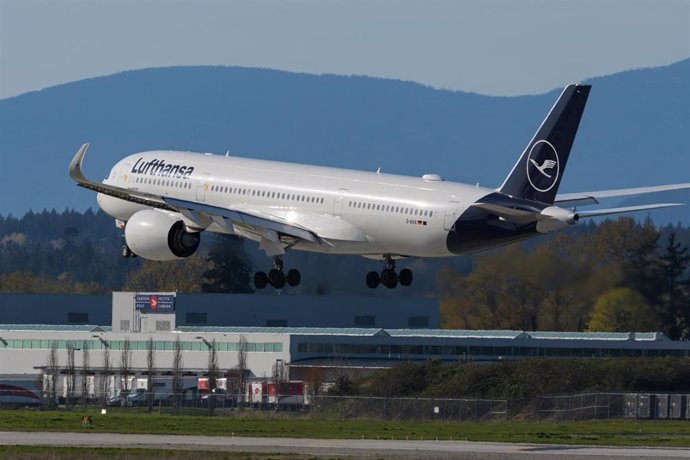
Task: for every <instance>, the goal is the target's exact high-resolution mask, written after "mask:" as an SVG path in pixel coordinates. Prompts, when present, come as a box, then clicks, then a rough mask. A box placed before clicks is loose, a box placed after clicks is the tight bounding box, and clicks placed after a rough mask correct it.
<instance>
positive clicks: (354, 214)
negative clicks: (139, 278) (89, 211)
mask: <svg viewBox="0 0 690 460" xmlns="http://www.w3.org/2000/svg"><path fill="white" fill-rule="evenodd" d="M154 160H158V161H159V163H157V164H158V170H157V171H156V168H155V167H156V163H152V162H153V161H154ZM161 160H162V161H163V162H164V165H165V166H164V167H160V161H161ZM166 168H167V169H166ZM190 168H193V169H190ZM104 183H106V184H109V185H115V186H119V187H123V188H126V189H129V190H132V191H142V192H148V193H154V194H158V195H161V196H163V197H171V198H177V199H181V200H186V201H191V202H196V203H202V204H205V205H211V206H216V207H222V208H227V209H235V210H238V209H246V210H253V211H258V212H265V213H269V214H273V215H279V216H281V217H282V218H284V219H287V220H290V219H291V218H294V219H295V222H296V223H303V222H304V221H305V220H306V221H307V222H309V220H310V219H316V220H318V219H320V218H322V219H326V218H328V219H330V220H332V221H333V222H336V223H338V222H342V224H343V229H342V233H343V234H344V235H345V236H348V235H350V234H353V233H359V234H358V235H357V236H358V237H357V238H347V237H343V239H342V240H338V239H331V240H330V241H329V242H330V243H331V244H328V245H323V244H314V243H310V242H307V241H300V242H299V243H297V244H296V245H295V246H294V248H295V249H302V250H308V251H316V252H326V253H334V254H358V255H365V256H366V255H371V256H377V255H381V254H391V255H400V256H416V257H446V256H452V255H457V254H453V253H451V252H450V251H449V250H448V248H447V245H446V238H447V235H448V232H449V230H450V229H451V228H452V226H453V225H454V223H455V220H456V219H457V218H458V217H459V216H460V215H461V214H462V213H463V212H464V211H465V210H466V209H468V207H469V206H471V205H472V204H473V203H474V202H476V201H477V200H478V199H480V198H482V197H484V196H486V195H488V194H490V193H494V192H495V190H493V189H488V188H483V187H478V186H470V185H466V184H460V183H453V182H447V181H443V180H438V179H437V180H434V179H433V178H432V179H423V178H417V177H408V176H397V175H391V174H379V173H373V172H364V171H355V170H347V169H337V168H328V167H320V166H309V165H301V164H295V163H283V162H276V161H265V160H253V159H247V158H237V157H226V156H220V155H209V154H199V153H187V152H176V151H151V152H143V153H138V154H134V155H131V156H128V157H126V158H124V159H123V160H121V161H120V162H118V163H117V164H116V165H115V166H114V167H113V169H112V170H111V171H110V174H109V175H108V177H107V178H106V179H105V181H104ZM98 203H99V205H100V207H101V208H102V209H103V210H104V211H105V212H106V213H108V214H109V215H111V216H113V217H115V218H116V219H120V220H123V221H127V220H128V219H129V218H130V217H131V216H132V215H133V214H134V213H135V212H137V211H140V210H142V209H146V207H145V206H143V205H139V204H136V203H132V202H127V201H123V200H120V199H118V198H114V197H111V196H106V195H103V194H99V195H98ZM204 230H207V231H211V232H220V233H229V232H228V230H227V229H225V228H222V227H221V226H219V225H217V224H210V225H209V226H208V227H207V228H205V229H204ZM336 233H337V232H336ZM242 236H245V237H249V238H253V236H252V235H251V234H242ZM254 239H256V238H254Z"/></svg>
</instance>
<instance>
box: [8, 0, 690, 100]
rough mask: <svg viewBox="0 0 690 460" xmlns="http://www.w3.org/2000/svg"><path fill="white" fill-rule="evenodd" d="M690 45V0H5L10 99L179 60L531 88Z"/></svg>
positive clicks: (464, 86)
mask: <svg viewBox="0 0 690 460" xmlns="http://www.w3.org/2000/svg"><path fill="white" fill-rule="evenodd" d="M689 56H690V0H654V1H652V0H645V1H639V0H630V1H627V0H626V1H623V0H617V1H613V0H596V1H594V0H577V1H570V0H531V1H509V0H504V1H496V0H484V1H434V0H426V1H334V0H323V1H249V2H233V1H218V0H216V1H209V0H196V1H184V2H183V1H151V0H147V1H140V0H139V1H105V0H88V1H83V0H71V1H61V0H21V1H20V0H0V99H2V98H7V97H11V96H15V95H18V94H21V93H24V92H28V91H33V90H38V89H42V88H46V87H49V86H53V85H56V84H60V83H66V82H69V81H75V80H81V79H84V78H88V77H95V76H101V75H109V74H113V73H117V72H121V71H125V70H131V69H140V68H146V67H163V66H172V65H232V66H246V67H262V68H272V69H281V70H288V71H296V72H307V73H316V74H322V73H334V74H340V75H353V74H354V75H368V76H374V77H384V78H394V79H402V80H410V81H416V82H420V83H423V84H428V85H431V86H433V87H436V88H446V89H454V90H463V91H470V92H476V93H481V94H488V95H521V94H537V93H543V92H546V91H549V90H551V89H554V88H557V87H562V86H564V85H565V84H567V83H571V82H577V81H581V80H584V79H587V78H591V77H595V76H602V75H608V74H611V73H615V72H619V71H623V70H628V69H632V68H641V67H655V66H661V65H668V64H671V63H673V62H677V61H679V60H682V59H685V58H687V57H689Z"/></svg>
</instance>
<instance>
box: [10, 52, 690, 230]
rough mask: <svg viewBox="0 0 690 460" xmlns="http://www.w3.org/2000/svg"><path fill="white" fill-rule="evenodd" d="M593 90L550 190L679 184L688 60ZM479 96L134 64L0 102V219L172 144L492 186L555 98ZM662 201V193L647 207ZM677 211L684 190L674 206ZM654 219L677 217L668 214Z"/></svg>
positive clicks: (66, 201) (73, 196)
mask: <svg viewBox="0 0 690 460" xmlns="http://www.w3.org/2000/svg"><path fill="white" fill-rule="evenodd" d="M588 83H591V84H592V85H593V89H592V92H591V94H590V98H589V102H588V106H587V109H586V112H585V115H584V118H583V121H582V125H581V128H580V131H579V133H578V138H577V140H576V143H575V146H574V151H573V155H572V156H571V159H570V161H569V163H568V170H567V172H566V174H565V176H564V180H563V184H562V187H561V188H562V191H563V192H576V191H585V190H602V189H606V188H614V187H632V186H641V185H654V184H663V183H676V182H688V181H689V179H690V178H689V177H688V171H690V147H689V141H688V136H687V133H688V132H690V111H689V110H688V107H690V91H688V87H689V86H690V60H685V61H681V62H678V63H676V64H673V65H670V66H667V67H660V68H654V69H639V70H632V71H628V72H623V73H619V74H615V75H610V76H606V77H600V78H594V79H592V80H591V81H588ZM560 90H561V89H560V88H558V89H554V90H553V91H551V92H549V93H547V94H541V95H534V96H522V97H487V96H481V95H477V94H469V93H464V92H458V91H446V90H437V89H433V88H430V87H426V86H423V85H419V84H416V83H410V82H402V81H396V80H385V79H377V78H367V77H348V76H334V75H307V74H296V73H289V72H280V71H273V70H265V69H251V68H238V67H174V68H157V69H144V70H137V71H130V72H124V73H120V74H116V75H111V76H107V77H100V78H93V79H88V80H82V81H78V82H74V83H69V84H65V85H60V86H55V87H52V88H48V89H45V90H42V91H37V92H31V93H27V94H23V95H20V96H17V97H13V98H9V99H4V100H0V127H1V128H0V131H1V132H2V135H1V136H0V156H1V158H2V171H3V180H2V181H0V194H2V196H4V197H11V198H10V199H4V200H3V201H2V202H1V203H0V213H2V214H5V215H6V214H8V213H13V214H14V215H17V216H21V215H23V214H24V212H26V211H28V210H29V209H30V208H31V209H33V210H34V211H36V210H40V209H44V208H48V209H51V208H57V209H64V208H65V207H70V208H76V209H79V210H84V209H86V208H88V207H89V206H94V205H95V196H94V194H93V193H91V192H88V191H86V190H82V189H79V188H77V187H75V186H74V184H73V183H72V182H71V181H70V180H69V178H68V176H67V165H68V164H69V161H70V159H71V158H72V156H73V155H74V153H75V152H76V151H77V149H78V148H79V147H80V146H81V144H82V143H83V142H90V143H91V150H90V151H89V154H88V155H87V158H86V160H85V170H86V173H87V175H89V176H91V177H93V178H94V179H100V178H102V177H104V176H105V175H106V173H107V172H108V170H109V168H110V167H111V166H112V164H114V163H115V162H116V161H117V160H119V159H120V158H122V157H123V156H125V155H128V154H131V153H134V152H137V151H143V150H147V149H168V148H169V149H179V150H191V151H202V152H203V151H206V152H215V153H218V154H225V152H226V151H228V150H229V151H230V153H231V154H233V155H240V156H248V157H254V158H265V159H274V160H286V161H296V162H304V163H312V164H319V165H326V166H337V167H347V168H354V169H364V170H369V171H375V170H376V169H377V168H379V167H381V169H382V170H383V171H385V172H390V173H400V174H409V175H415V176H416V175H421V174H423V173H429V172H432V173H433V172H436V173H441V174H442V175H444V176H445V177H446V178H447V179H450V180H458V181H462V182H468V183H476V182H480V183H481V184H483V185H490V186H495V185H498V184H500V183H501V181H502V180H503V178H504V177H505V176H506V174H507V173H508V172H509V171H510V169H511V168H512V166H513V164H514V163H515V160H516V158H517V156H518V155H519V153H520V152H521V151H522V149H523V148H524V146H525V145H526V144H527V142H528V141H529V139H530V138H531V136H532V134H533V133H534V131H535V129H536V128H537V127H538V126H539V124H540V123H541V121H542V120H543V118H544V116H545V114H546V113H547V112H548V110H549V109H550V107H551V106H552V105H553V103H554V101H555V99H556V98H557V97H558V94H559V92H560ZM661 199H662V200H666V198H663V197H662V198H661ZM675 199H680V200H682V201H683V202H690V194H686V195H684V196H682V197H680V198H675ZM671 212H673V213H675V214H673V215H670V216H668V217H667V219H668V220H667V221H668V222H676V221H679V220H681V221H684V222H685V223H686V224H688V223H690V222H688V212H687V210H682V209H681V210H673V211H671Z"/></svg>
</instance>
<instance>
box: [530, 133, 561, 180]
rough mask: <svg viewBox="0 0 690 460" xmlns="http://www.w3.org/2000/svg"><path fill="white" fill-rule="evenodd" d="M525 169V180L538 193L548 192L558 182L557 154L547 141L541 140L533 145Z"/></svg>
mask: <svg viewBox="0 0 690 460" xmlns="http://www.w3.org/2000/svg"><path fill="white" fill-rule="evenodd" d="M526 167H527V180H528V181H529V183H530V185H531V186H532V187H533V188H534V190H536V191H538V192H548V191H549V190H551V189H552V188H553V187H554V185H556V182H558V174H559V173H560V164H559V162H558V153H557V152H556V149H555V148H554V146H553V145H552V144H551V143H550V142H549V141H546V140H541V141H537V142H535V143H534V145H533V146H532V148H531V149H530V151H529V155H528V156H527V166H526Z"/></svg>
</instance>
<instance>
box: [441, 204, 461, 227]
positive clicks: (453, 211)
mask: <svg viewBox="0 0 690 460" xmlns="http://www.w3.org/2000/svg"><path fill="white" fill-rule="evenodd" d="M459 207H460V203H458V202H457V201H449V202H448V207H447V208H446V216H445V218H444V219H443V229H444V230H452V229H453V226H454V225H455V221H456V220H458V217H460V216H458V209H459Z"/></svg>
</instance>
